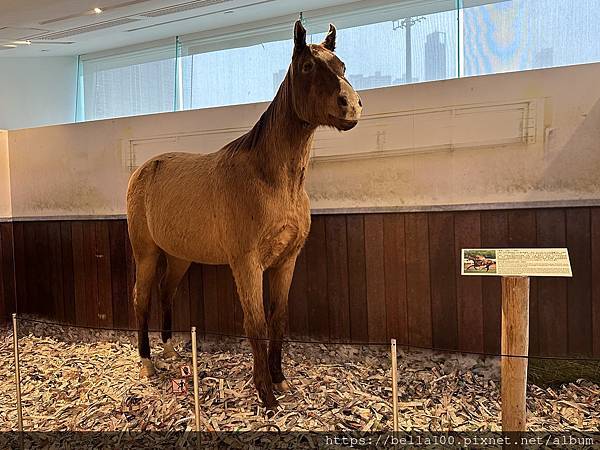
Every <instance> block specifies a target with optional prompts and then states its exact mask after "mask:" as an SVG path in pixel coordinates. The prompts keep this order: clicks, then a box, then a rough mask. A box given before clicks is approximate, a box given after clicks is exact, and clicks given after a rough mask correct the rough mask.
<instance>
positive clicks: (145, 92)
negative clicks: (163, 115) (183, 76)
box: [77, 45, 176, 120]
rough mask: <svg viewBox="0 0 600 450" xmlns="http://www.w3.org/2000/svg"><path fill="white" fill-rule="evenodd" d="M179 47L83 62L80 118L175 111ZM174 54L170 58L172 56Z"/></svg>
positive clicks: (79, 102) (90, 118) (79, 103)
mask: <svg viewBox="0 0 600 450" xmlns="http://www.w3.org/2000/svg"><path fill="white" fill-rule="evenodd" d="M175 55H176V46H175V45H173V46H171V48H170V49H169V50H165V49H156V51H148V50H145V51H144V52H143V53H139V52H134V53H131V54H126V55H115V56H114V57H105V58H99V59H90V60H82V61H81V62H80V64H81V68H80V76H79V78H80V89H82V90H83V95H79V96H78V105H77V117H78V120H95V119H105V118H110V117H120V116H135V115H139V114H151V113H158V112H166V111H173V110H174V105H176V97H175V91H176V86H175V81H176V57H175ZM169 56H170V57H169Z"/></svg>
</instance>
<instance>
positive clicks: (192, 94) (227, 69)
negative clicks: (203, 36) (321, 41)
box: [181, 40, 292, 109]
mask: <svg viewBox="0 0 600 450" xmlns="http://www.w3.org/2000/svg"><path fill="white" fill-rule="evenodd" d="M291 54H292V41H291V40H285V41H275V42H267V43H264V44H259V45H253V46H250V47H242V48H232V49H227V50H219V51H215V52H207V53H197V54H194V55H189V56H184V57H182V61H181V65H182V70H183V107H184V109H192V108H208V107H212V106H223V105H235V104H242V103H254V102H262V101H267V100H271V99H272V98H273V97H274V95H275V93H276V92H277V88H278V87H279V84H280V83H281V81H282V80H283V77H284V76H285V73H286V71H287V68H288V66H289V64H290V60H291Z"/></svg>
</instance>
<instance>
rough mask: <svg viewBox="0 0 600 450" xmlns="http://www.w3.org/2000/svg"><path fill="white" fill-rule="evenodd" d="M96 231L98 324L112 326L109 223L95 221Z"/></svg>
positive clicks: (95, 255)
mask: <svg viewBox="0 0 600 450" xmlns="http://www.w3.org/2000/svg"><path fill="white" fill-rule="evenodd" d="M94 232H95V238H96V246H95V254H94V257H95V259H94V261H95V262H96V274H97V275H96V277H97V280H98V286H97V289H98V325H99V326H101V327H112V326H114V325H113V302H112V267H111V265H112V260H111V258H110V236H109V223H108V222H107V221H98V222H95V230H94Z"/></svg>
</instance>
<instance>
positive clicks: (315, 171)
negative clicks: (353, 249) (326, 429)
mask: <svg viewBox="0 0 600 450" xmlns="http://www.w3.org/2000/svg"><path fill="white" fill-rule="evenodd" d="M599 79H600V64H590V65H581V66H571V67H563V68H554V69H545V70H536V71H529V72H520V73H508V74H499V75H492V76H485V77H474V78H463V79H456V80H446V81H440V82H433V83H421V84H414V85H408V86H397V87H392V88H385V89H374V90H370V91H364V92H363V93H362V94H361V96H362V99H363V104H364V105H365V109H364V117H363V120H362V121H361V123H360V124H359V125H358V126H357V127H356V128H355V129H354V130H352V131H350V132H348V133H338V132H336V131H330V130H321V131H319V132H318V134H317V136H316V138H315V155H316V156H317V157H316V158H313V163H312V164H311V167H310V170H309V173H308V178H307V189H308V191H309V195H310V197H311V201H312V207H313V209H316V210H327V209H330V208H332V209H339V208H343V209H356V208H358V209H361V208H372V207H380V208H386V209H396V208H405V209H420V208H430V209H436V208H439V207H451V208H452V207H461V208H462V206H461V205H465V204H468V205H474V206H476V207H477V208H480V207H481V205H482V204H485V205H487V206H488V207H496V206H498V205H501V204H506V203H509V204H520V205H532V204H536V203H537V202H541V203H548V202H565V203H569V204H572V202H586V201H587V202H595V203H598V204H600V175H599V174H600V126H599V124H600V83H598V80H599ZM265 107H266V104H265V103H260V104H253V105H240V106H232V107H223V108H214V109H206V110H195V111H185V112H176V113H164V114H156V115H149V116H138V117H128V118H120V119H111V120H102V121H94V122H85V123H77V124H70V125H60V126H53V127H44V128H35V129H28V130H17V131H10V132H9V151H10V170H11V190H12V209H13V214H14V216H15V217H55V216H63V217H64V216H79V215H92V216H105V215H120V214H124V213H125V190H126V187H127V181H128V177H129V174H130V170H131V167H135V166H137V165H139V164H141V163H142V162H143V161H144V160H146V159H147V158H149V157H151V156H152V155H154V154H157V153H162V152H165V151H173V150H187V151H195V152H202V153H206V152H210V151H214V150H216V149H218V148H219V147H220V146H221V145H223V144H224V143H226V142H228V141H229V140H231V139H232V138H234V137H236V136H238V135H240V134H241V133H243V132H244V130H245V129H247V128H248V127H250V126H251V125H252V123H253V122H254V121H255V120H256V119H257V118H258V117H259V115H260V113H261V112H262V111H263V110H264V109H265Z"/></svg>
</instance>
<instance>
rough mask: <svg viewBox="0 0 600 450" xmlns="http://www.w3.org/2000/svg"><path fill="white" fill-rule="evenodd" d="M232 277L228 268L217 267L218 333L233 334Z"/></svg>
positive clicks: (233, 304) (233, 298)
mask: <svg viewBox="0 0 600 450" xmlns="http://www.w3.org/2000/svg"><path fill="white" fill-rule="evenodd" d="M232 277H233V275H232V273H231V269H230V268H229V266H217V298H218V300H217V301H218V304H217V309H218V311H219V313H218V314H219V332H221V333H226V334H233V333H234V328H235V316H234V314H235V303H234V300H235V297H234V293H233V289H232V282H231V280H232Z"/></svg>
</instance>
